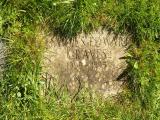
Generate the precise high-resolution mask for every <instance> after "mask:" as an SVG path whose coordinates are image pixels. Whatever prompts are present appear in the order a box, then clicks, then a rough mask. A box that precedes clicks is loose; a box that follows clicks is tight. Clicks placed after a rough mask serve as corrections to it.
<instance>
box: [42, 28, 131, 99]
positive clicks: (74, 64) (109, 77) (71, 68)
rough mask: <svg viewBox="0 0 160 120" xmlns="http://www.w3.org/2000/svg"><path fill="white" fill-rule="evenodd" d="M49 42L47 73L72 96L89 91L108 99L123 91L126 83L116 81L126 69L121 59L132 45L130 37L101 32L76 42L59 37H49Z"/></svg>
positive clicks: (82, 37) (77, 38) (46, 55)
mask: <svg viewBox="0 0 160 120" xmlns="http://www.w3.org/2000/svg"><path fill="white" fill-rule="evenodd" d="M46 41H47V43H46V46H47V48H46V51H45V54H44V58H45V59H44V65H43V66H44V67H43V71H44V72H46V73H48V74H50V75H52V76H54V77H56V78H57V79H58V80H59V82H60V83H66V84H67V86H68V90H69V91H70V92H71V93H75V92H76V91H77V90H78V89H79V88H82V87H88V88H89V89H90V90H93V91H96V92H98V93H102V95H104V96H106V97H107V96H108V95H115V94H117V93H118V92H120V91H121V90H122V89H121V86H122V84H123V82H122V81H117V80H116V79H117V77H118V76H119V75H120V74H121V73H122V72H123V70H124V69H125V68H126V62H125V60H124V59H120V58H121V57H123V56H125V53H126V49H127V47H128V45H129V43H130V38H129V37H128V36H122V35H118V36H116V35H115V34H113V33H109V32H108V31H105V30H101V29H99V31H94V32H92V33H90V34H89V35H85V34H80V35H79V36H77V37H76V38H75V39H74V40H72V41H69V40H63V41H62V40H61V39H60V38H58V37H56V36H47V38H46Z"/></svg>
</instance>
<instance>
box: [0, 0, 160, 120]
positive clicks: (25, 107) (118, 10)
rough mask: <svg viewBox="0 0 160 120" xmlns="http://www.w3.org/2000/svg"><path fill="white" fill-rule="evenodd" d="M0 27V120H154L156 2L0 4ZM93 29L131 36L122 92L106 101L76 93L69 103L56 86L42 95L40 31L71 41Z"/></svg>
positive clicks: (159, 71) (159, 102) (158, 103)
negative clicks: (0, 61) (0, 56)
mask: <svg viewBox="0 0 160 120" xmlns="http://www.w3.org/2000/svg"><path fill="white" fill-rule="evenodd" d="M0 26H1V27H0V37H1V40H2V41H3V42H4V43H5V45H6V52H5V54H6V57H5V62H6V65H5V66H4V72H3V79H2V80H0V91H1V94H0V119H2V120H10V119H11V120H34V119H38V120H43V119H44V120H47V119H51V120H55V119H57V120H60V119H64V120H66V119H73V120H79V119H80V120H81V119H82V120H84V119H89V120H97V119H98V120H105V119H108V120H113V119H116V120H146V119H147V120H159V119H160V117H159V114H160V113H159V111H160V55H159V49H160V48H159V40H160V1H159V0H151V1H150V0H134V1H133V0H123V1H121V0H74V1H68V2H66V1H64V0H39V1H37V0H2V1H0ZM98 27H103V28H105V29H108V30H112V31H114V32H115V33H119V34H121V33H127V34H128V33H129V34H131V35H132V38H133V45H132V46H131V48H130V50H129V51H128V52H129V54H128V56H127V58H128V59H127V62H128V74H127V76H128V91H127V92H126V93H123V94H120V95H118V96H117V98H110V99H109V100H108V99H105V100H104V99H102V98H101V97H98V96H97V97H95V98H94V99H91V98H92V97H91V96H90V94H89V93H88V92H85V91H81V93H80V94H79V95H78V96H77V99H76V100H74V101H72V102H71V97H70V96H69V94H68V93H66V92H65V90H63V91H58V88H54V89H53V90H50V91H48V95H47V96H42V95H41V94H40V90H41V82H40V81H41V67H42V66H41V62H42V55H43V51H44V42H45V41H44V40H43V36H42V35H40V33H41V30H46V32H48V31H49V32H50V31H54V32H55V34H57V35H59V36H60V37H67V38H72V37H75V36H76V35H77V34H79V33H81V32H85V33H89V32H90V31H92V30H94V29H97V28H98ZM57 95H58V97H57Z"/></svg>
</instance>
